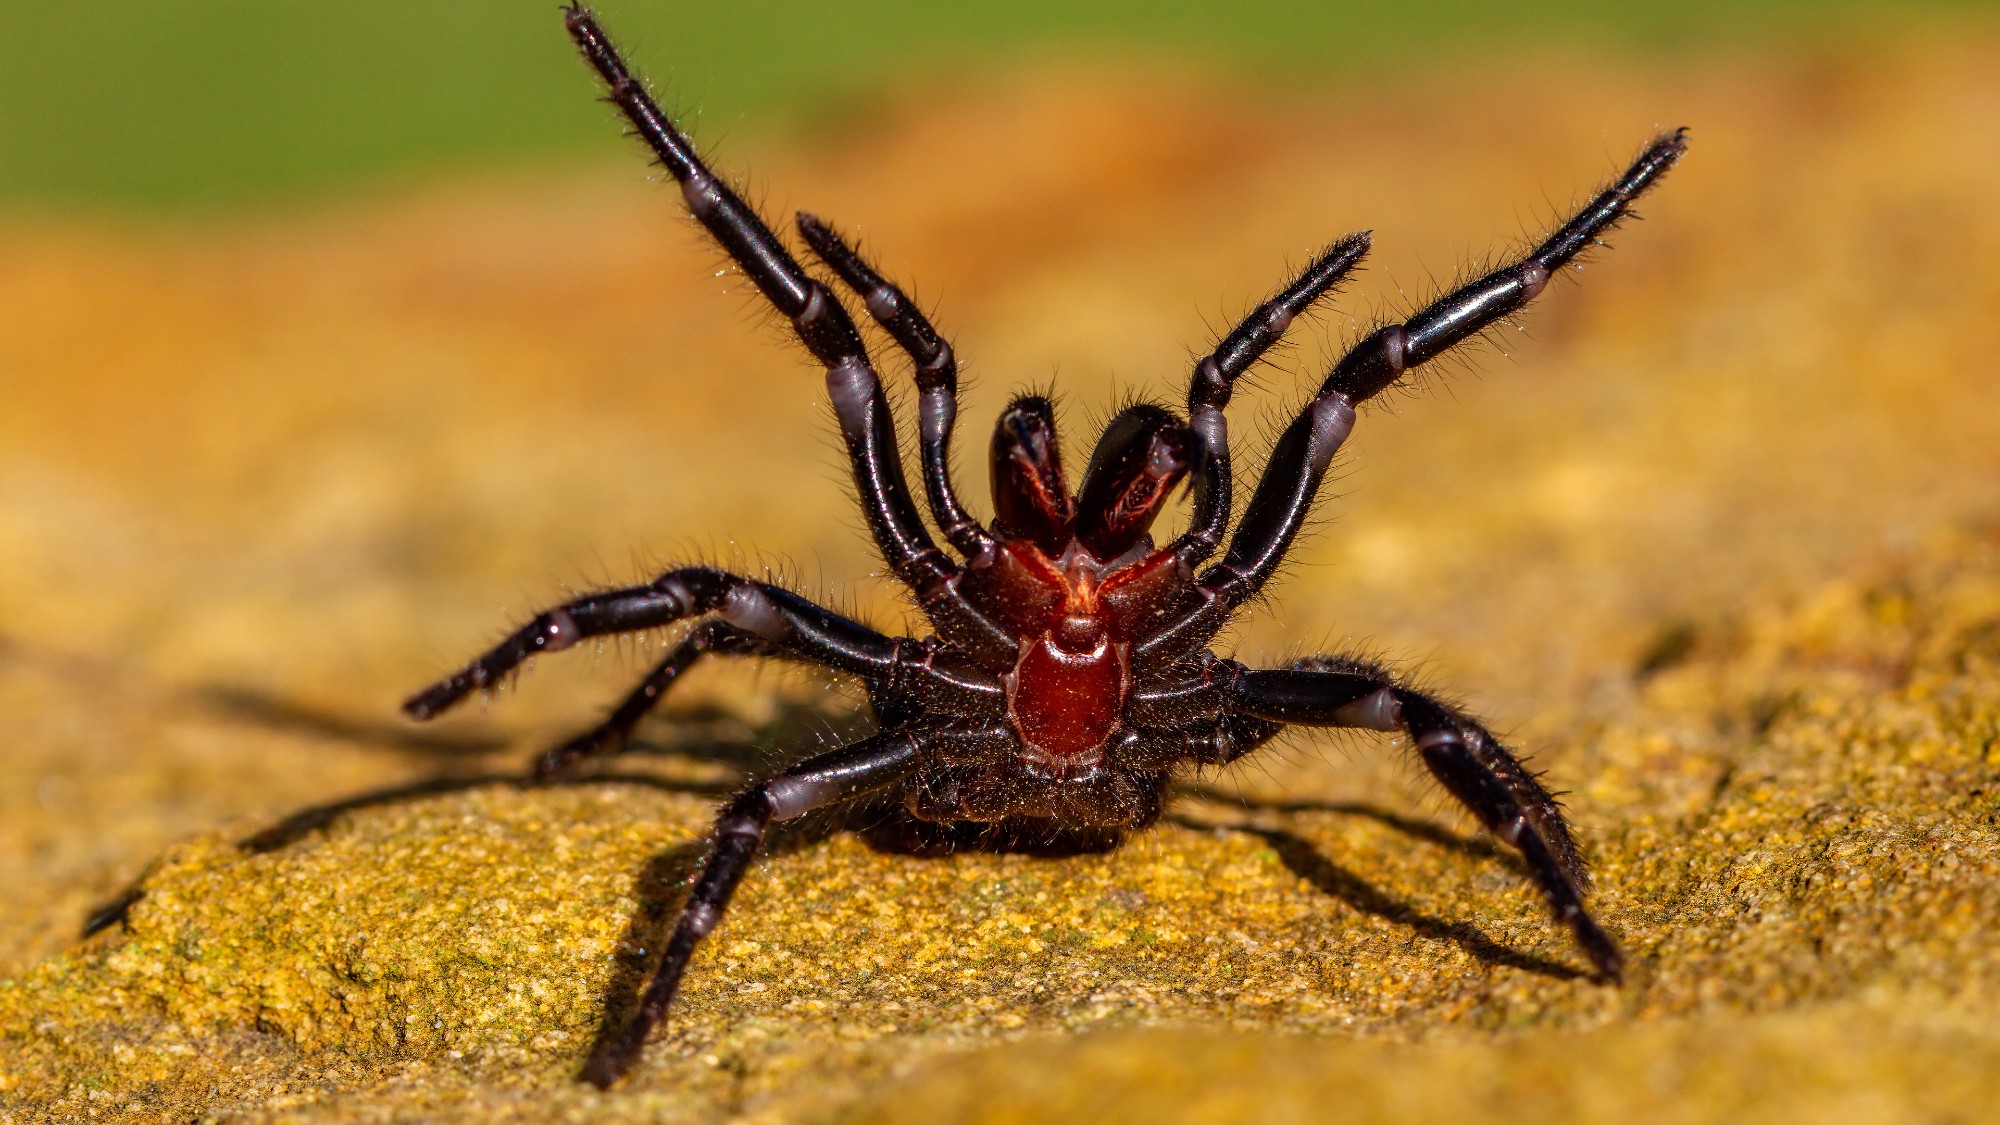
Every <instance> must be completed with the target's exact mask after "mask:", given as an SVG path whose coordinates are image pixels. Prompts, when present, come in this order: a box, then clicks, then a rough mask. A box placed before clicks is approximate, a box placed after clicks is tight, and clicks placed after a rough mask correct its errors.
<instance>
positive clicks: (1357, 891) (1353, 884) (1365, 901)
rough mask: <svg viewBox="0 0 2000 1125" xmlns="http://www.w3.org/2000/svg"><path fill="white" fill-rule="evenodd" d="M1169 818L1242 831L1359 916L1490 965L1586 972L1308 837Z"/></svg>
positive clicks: (1433, 832) (1379, 812)
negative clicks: (1449, 911)
mask: <svg viewBox="0 0 2000 1125" xmlns="http://www.w3.org/2000/svg"><path fill="white" fill-rule="evenodd" d="M1292 805H1294V803H1292V802H1287V803H1286V806H1281V807H1290V806H1292ZM1306 807H1309V808H1311V809H1313V810H1314V811H1323V812H1338V813H1354V814H1357V815H1362V816H1366V817H1368V818H1369V819H1372V820H1377V821H1380V822H1381V823H1383V824H1387V825H1389V826H1390V827H1398V826H1399V822H1402V821H1404V819H1405V818H1402V817H1399V816H1397V815H1396V814H1395V813H1391V812H1388V811H1386V810H1383V809H1376V808H1372V807H1369V806H1355V805H1333V804H1328V805H1317V806H1306ZM1168 820H1170V821H1171V822H1172V823H1174V824H1178V825H1180V826H1181V827H1183V828H1192V829H1195V830H1196V831H1202V832H1241V833H1243V834H1244V835H1247V836H1255V837H1256V838H1258V839H1259V840H1262V841H1263V842H1264V843H1265V844H1267V845H1268V846H1269V847H1270V849H1271V851H1272V852H1273V853H1275V854H1276V855H1277V857H1278V861H1279V862H1280V863H1283V864H1284V865H1285V867H1286V869H1287V870H1289V871H1290V872H1291V873H1292V874H1294V875H1297V876H1298V877H1299V878H1301V879H1304V880H1305V881H1306V882H1308V883H1310V884H1312V886H1313V888H1314V889H1315V890H1317V891H1319V892H1320V893H1322V894H1326V895H1331V896H1332V897H1334V898H1337V899H1339V900H1340V901H1342V902H1344V903H1346V904H1347V905H1348V906H1350V907H1353V908H1354V909H1355V910H1358V911H1360V912H1361V913H1363V914H1372V915H1374V916H1375V917H1377V918H1381V919H1384V920H1386V921H1389V922H1393V923H1395V924H1396V925H1398V926H1404V927H1407V928H1409V929H1412V930H1415V931H1416V932H1418V933H1420V934H1422V935H1424V936H1425V937H1427V938H1430V939H1432V940H1434V941H1448V942H1451V943H1452V944H1454V945H1456V946H1458V947H1459V948H1460V949H1463V950H1465V951H1466V952H1467V953H1469V954H1471V955H1472V956H1473V957H1476V958H1478V959H1479V960H1481V961H1483V962H1485V963H1487V964H1489V965H1500V966H1505V967H1507V968H1510V969H1521V970H1524V971H1526V972H1530V973H1539V974H1541V975H1542V976H1545V977H1552V978H1554V979H1556V980H1582V979H1585V978H1586V977H1588V976H1589V975H1590V974H1588V973H1585V972H1583V971H1581V970H1578V969H1573V968H1571V967H1569V966H1568V965H1564V964H1562V963H1561V962H1559V961H1551V960H1549V959H1548V958H1546V957H1540V956H1537V955H1535V954H1533V953H1523V952H1521V951H1520V950H1518V949H1509V948H1508V947H1506V946H1504V945H1502V944H1500V943H1499V942H1497V941H1494V940H1493V939H1492V938H1490V937H1488V936H1487V935H1486V933H1485V931H1483V930H1481V929H1480V928H1479V927H1477V926H1475V925H1473V924H1472V923H1470V922H1453V921H1448V920H1446V919H1443V918H1439V917H1436V916H1435V915H1431V914H1426V913H1424V912H1423V911H1421V910H1418V909H1417V908H1416V907H1414V906H1412V905H1410V904H1409V903H1407V902H1403V901H1401V900H1399V899H1397V898H1395V897H1394V896H1392V895H1388V894H1385V893H1383V891H1382V890H1381V888H1379V887H1377V886H1375V885H1374V884H1373V883H1370V882H1368V881H1367V880H1366V879H1363V878H1362V877H1361V876H1359V875H1356V874H1355V873H1354V872H1352V871H1349V870H1347V869H1346V868H1344V867H1342V866H1340V865H1339V864H1337V863H1335V862H1333V861H1332V860H1330V859H1328V858H1326V856H1324V855H1322V854H1320V851H1319V849H1318V848H1317V847H1315V846H1314V845H1313V843H1312V841H1310V840H1308V839H1306V838H1305V837H1303V836H1300V835H1299V834H1297V833H1295V832H1288V831H1286V830H1284V829H1282V828H1270V827H1266V826H1263V825H1254V824H1241V823H1237V824H1229V823H1221V822H1216V821H1207V820H1201V819H1198V818H1195V817H1191V816H1187V815H1186V814H1175V815H1173V816H1170V817H1169V818H1168ZM1414 823H1416V824H1417V825H1419V826H1420V828H1421V830H1419V831H1414V832H1410V833H1408V834H1409V835H1411V836H1413V837H1415V838H1417V839H1420V840H1427V841H1430V842H1433V843H1438V842H1444V843H1445V846H1447V847H1451V848H1452V849H1453V850H1456V851H1462V852H1465V853H1466V854H1469V855H1487V854H1490V853H1491V852H1492V851H1493V850H1494V849H1492V848H1490V847H1485V848H1482V847H1480V846H1479V845H1481V844H1484V843H1485V841H1482V840H1467V839H1463V838H1460V837H1455V836H1453V835H1452V834H1451V833H1449V832H1446V831H1444V830H1443V829H1440V828H1438V827H1437V826H1436V825H1431V824H1424V823H1423V822H1421V821H1418V822H1414Z"/></svg>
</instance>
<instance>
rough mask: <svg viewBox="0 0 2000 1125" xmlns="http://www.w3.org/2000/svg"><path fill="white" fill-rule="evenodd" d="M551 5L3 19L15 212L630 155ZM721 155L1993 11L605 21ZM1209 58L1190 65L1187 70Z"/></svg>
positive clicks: (135, 7)
mask: <svg viewBox="0 0 2000 1125" xmlns="http://www.w3.org/2000/svg"><path fill="white" fill-rule="evenodd" d="M555 8H556V5H555V4H554V3H552V2H551V0H282V2H277V0H116V2H110V0H89V2H83V3H62V4H54V3H49V2H48V0H0V27H4V29H5V31H4V36H0V207H6V208H8V209H14V210H19V209H22V208H24V207H26V208H32V209H36V210H45V209H54V210H69V209H86V210H99V209H112V210H138V211H148V212H160V211H166V212H170V213H171V212H180V213H186V212H190V211H192V212H200V211H206V210H214V209H219V208H236V207H242V206H245V205H253V206H254V205H258V204H262V203H268V202H271V201H283V200H292V199H298V198H301V197H307V198H311V197H324V196H327V195H337V194H341V193H346V192H351V191H354V190H357V189H365V188H368V187H371V186H378V185H382V184H385V183H386V184H393V183H396V182H398V181H402V180H407V179H409V178H412V177H413V176H417V175H420V174H423V173H427V172H431V171H436V170H448V169H453V168H458V169H470V168H480V167H487V166H492V165H493V164H495V163H496V162H504V163H506V164H510V165H514V166H521V165H524V164H535V163H546V162H555V161H564V160H569V159H574V158H576V157H577V156H579V155H588V154H589V153H592V152H601V151H604V150H608V149H610V148H611V147H613V146H615V145H616V144H617V143H618V142H617V138H616V134H615V131H614V130H611V129H608V128H606V127H605V121H604V120H603V111H602V110H601V109H599V108H598V107H595V106H593V105H592V104H591V101H590V99H589V97H588V96H587V93H588V91H589V89H590V85H589V83H588V80H587V79H586V77H585V75H584V74H583V73H582V71H581V70H580V69H579V67H578V65H577V64H576V62H575V61H574V60H573V58H572V56H571V54H570V51H569V47H568V44H567V43H566V42H565V40H564V38H563V36H562V34H561V32H560V29H559V25H558V22H557V17H556V11H555ZM600 9H601V12H602V14H603V15H604V17H605V18H606V20H607V22H608V23H609V25H610V26H611V28H612V30H613V32H614V33H615V34H616V35H618V37H619V41H620V42H621V43H622V44H624V45H625V46H626V47H627V49H628V50H629V51H630V52H631V53H632V54H633V55H634V56H635V57H636V58H637V59H639V60H643V62H644V64H645V66H646V69H647V71H648V72H649V73H650V74H651V75H652V77H653V78H654V79H655V80H656V82H658V84H659V85H660V86H661V87H662V88H663V89H664V90H665V91H667V93H668V94H669V96H670V97H672V98H673V99H674V100H675V101H677V102H678V104H680V105H682V106H687V107H694V108H695V109H696V110H698V112H699V113H700V115H701V120H702V130H703V132H704V133H708V134H710V135H713V134H714V133H716V132H726V131H729V130H730V129H732V128H734V127H735V126H736V125H738V124H740V123H743V122H745V121H752V122H757V123H770V122H792V123H801V122H803V123H812V122H814V121H818V120H824V119H825V118H827V117H828V116H837V115H838V114H840V113H841V112H843V111H844V108H845V107H851V106H854V105H857V104H861V103H862V102H864V101H865V99H866V97H867V96H868V95H869V94H870V93H871V91H876V90H880V89H882V88H884V87H885V86H894V85H899V84H903V83H906V82H910V81H912V80H916V79H921V78H931V79H934V78H936V77H937V76H938V75H940V74H941V73H946V72H962V71H964V70H966V69H968V68H970V69H974V70H976V69H978V68H981V67H990V66H994V65H999V64H1002V63H1004V62H1005V61H1006V60H1009V59H1016V58H1019V57H1020V56H1022V55H1024V54H1028V55H1040V56H1054V57H1061V56H1063V55H1077V54H1088V55H1089V56H1090V57H1092V58H1096V59H1101V58H1105V57H1107V56H1108V57H1113V58H1116V57H1118V56H1125V57H1128V58H1134V59H1140V60H1150V61H1153V62H1157V63H1158V64H1160V65H1173V63H1172V62H1171V60H1174V59H1177V58H1179V59H1186V60H1189V62H1188V63H1187V65H1193V66H1199V67H1202V68H1206V69H1218V68H1219V69H1223V70H1229V71H1237V72H1240V73H1242V74H1244V75H1247V76H1250V77H1252V78H1253V79H1255V80H1257V81H1261V82H1267V83H1279V84H1282V83H1290V82H1303V83H1311V84H1321V83H1325V82H1327V81H1342V80H1350V81H1352V80H1359V81H1382V82H1388V81H1393V79H1394V76H1395V75H1396V74H1397V73H1398V72H1400V71H1403V70H1406V69H1410V68H1412V67H1415V68H1418V69H1425V68H1429V67H1433V66H1437V65H1449V64H1450V62H1451V60H1453V59H1454V58H1463V57H1466V56H1467V55H1469V54H1474V53H1484V52H1491V51H1501V50H1514V49H1519V48H1522V47H1528V48H1530V49H1536V48H1538V47H1539V48H1547V47H1548V46H1549V45H1551V44H1553V45H1554V46H1555V47H1556V50H1555V51H1552V52H1551V54H1552V57H1559V56H1560V53H1561V51H1563V50H1575V49H1579V48H1582V49H1597V50H1604V51H1611V52H1627V53H1639V54H1659V53H1662V52H1665V53H1674V54H1688V55H1693V54H1694V53H1697V52H1700V53H1707V52H1711V51H1714V50H1717V49H1728V48H1729V47H1731V46H1756V45H1760V44H1765V45H1768V44H1769V43H1771V42H1773V41H1778V42H1783V43H1786V44H1788V45H1800V46H1804V45H1810V44H1811V43H1814V42H1833V43H1848V44H1853V43H1857V42H1861V43H1865V42H1866V41H1867V37H1869V36H1873V35H1877V34H1882V33H1889V32H1893V30H1894V29H1895V28H1896V27H1897V26H1898V25H1900V24H1902V23H1903V22H1905V21H1918V20H1921V21H1924V22H1935V20H1937V19H1939V18H1944V19H1982V20H1983V19H1985V18H1987V17H1990V16H1991V15H1992V14H1993V13H1994V11H1995V9H1994V6H1993V5H1991V4H1988V3H1968V2H1964V0H1957V2H1953V0H1927V2H1925V3H1920V4H1909V3H1904V4H1884V3H1867V2H1857V0H1820V2H1817V3H1814V2H1806V0H1754V2H1748V3H1729V2H1726V0H1642V2H1637V3H1627V4H1586V3H1580V2H1566V3H1555V4H1543V5H1535V6H1525V5H1515V4H1492V3H1478V2H1474V0H1363V2H1356V3H1342V4H1313V3H1297V2H1285V0H1238V2H1235V3H1230V4H1217V3H1196V2H1192V0H1087V2H1080V0H972V2H961V3H951V4H939V3H933V2H928V0H864V2H859V3H848V4H817V3H805V2H801V0H735V2H732V3H726V4H725V3H706V4H697V3H686V2H675V0H656V2H647V0H607V2H606V3H604V4H602V5H600ZM1194 60H1199V61H1198V62H1196V61H1194Z"/></svg>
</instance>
